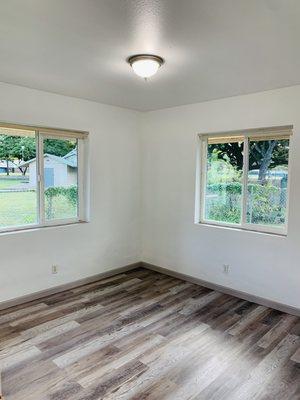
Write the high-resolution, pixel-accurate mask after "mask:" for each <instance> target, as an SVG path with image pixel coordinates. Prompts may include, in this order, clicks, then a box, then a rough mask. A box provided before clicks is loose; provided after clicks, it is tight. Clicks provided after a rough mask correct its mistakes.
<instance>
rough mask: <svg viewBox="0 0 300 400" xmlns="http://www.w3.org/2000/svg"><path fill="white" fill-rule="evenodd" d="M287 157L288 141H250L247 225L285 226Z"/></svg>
mask: <svg viewBox="0 0 300 400" xmlns="http://www.w3.org/2000/svg"><path fill="white" fill-rule="evenodd" d="M288 155H289V140H288V139H284V140H250V141H249V171H248V198H247V222H248V223H250V224H260V225H268V226H275V227H276V226H282V225H284V224H285V221H286V206H287V182H288Z"/></svg>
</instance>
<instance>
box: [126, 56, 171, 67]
mask: <svg viewBox="0 0 300 400" xmlns="http://www.w3.org/2000/svg"><path fill="white" fill-rule="evenodd" d="M140 60H153V61H156V62H157V63H158V64H159V66H160V67H161V66H162V65H163V64H164V63H165V60H164V59H163V58H162V57H160V56H156V55H154V54H135V55H133V56H130V57H128V58H127V62H128V64H130V65H131V66H132V64H133V63H134V62H135V61H140Z"/></svg>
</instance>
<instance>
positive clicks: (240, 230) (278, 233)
mask: <svg viewBox="0 0 300 400" xmlns="http://www.w3.org/2000/svg"><path fill="white" fill-rule="evenodd" d="M195 225H199V226H204V227H209V228H218V229H227V230H231V231H238V232H247V233H254V234H259V235H267V236H273V237H274V236H275V237H279V238H283V239H284V238H287V233H285V232H282V233H280V232H267V231H262V230H255V229H248V228H243V227H241V226H229V225H220V224H214V223H209V222H195Z"/></svg>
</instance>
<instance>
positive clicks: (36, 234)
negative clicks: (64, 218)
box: [0, 84, 141, 301]
mask: <svg viewBox="0 0 300 400" xmlns="http://www.w3.org/2000/svg"><path fill="white" fill-rule="evenodd" d="M139 117H140V115H139V113H137V112H134V111H130V110H126V109H122V108H117V107H112V106H106V105H102V104H98V103H93V102H89V101H85V100H79V99H75V98H69V97H64V96H59V95H55V94H50V93H46V92H41V91H36V90H31V89H26V88H22V87H18V86H13V85H7V84H0V121H6V122H15V123H24V124H33V125H42V126H49V127H58V128H73V129H79V130H80V129H81V130H87V131H89V132H90V139H89V142H90V143H89V145H90V146H89V147H90V171H91V211H90V215H91V221H90V222H89V223H86V224H78V225H71V226H65V227H59V228H44V229H38V230H32V231H25V232H20V233H12V234H1V235H0V301H4V300H8V299H12V298H15V297H18V296H22V295H25V294H28V293H32V292H35V291H39V290H42V289H46V288H49V287H52V286H56V285H59V284H63V283H67V282H71V281H74V280H76V279H80V278H83V277H87V276H91V275H94V274H98V273H101V272H103V271H106V270H109V269H112V268H117V267H121V266H124V265H126V264H130V263H133V262H137V261H140V236H141V235H140V172H139V171H140V168H139V166H140V136H139V122H140V121H139ZM52 264H57V265H58V266H59V273H58V274H57V275H51V273H50V270H51V265H52Z"/></svg>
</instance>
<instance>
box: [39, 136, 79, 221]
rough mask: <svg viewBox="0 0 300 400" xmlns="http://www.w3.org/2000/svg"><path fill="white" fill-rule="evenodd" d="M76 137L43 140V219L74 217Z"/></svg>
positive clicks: (76, 176)
mask: <svg viewBox="0 0 300 400" xmlns="http://www.w3.org/2000/svg"><path fill="white" fill-rule="evenodd" d="M77 142H78V141H77V139H44V186H45V219H46V221H49V220H55V219H68V218H76V217H77V215H78V193H77V192H78V191H77V187H78V184H77V180H78V174H77V165H78V155H77V149H78V146H77V144H78V143H77Z"/></svg>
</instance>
